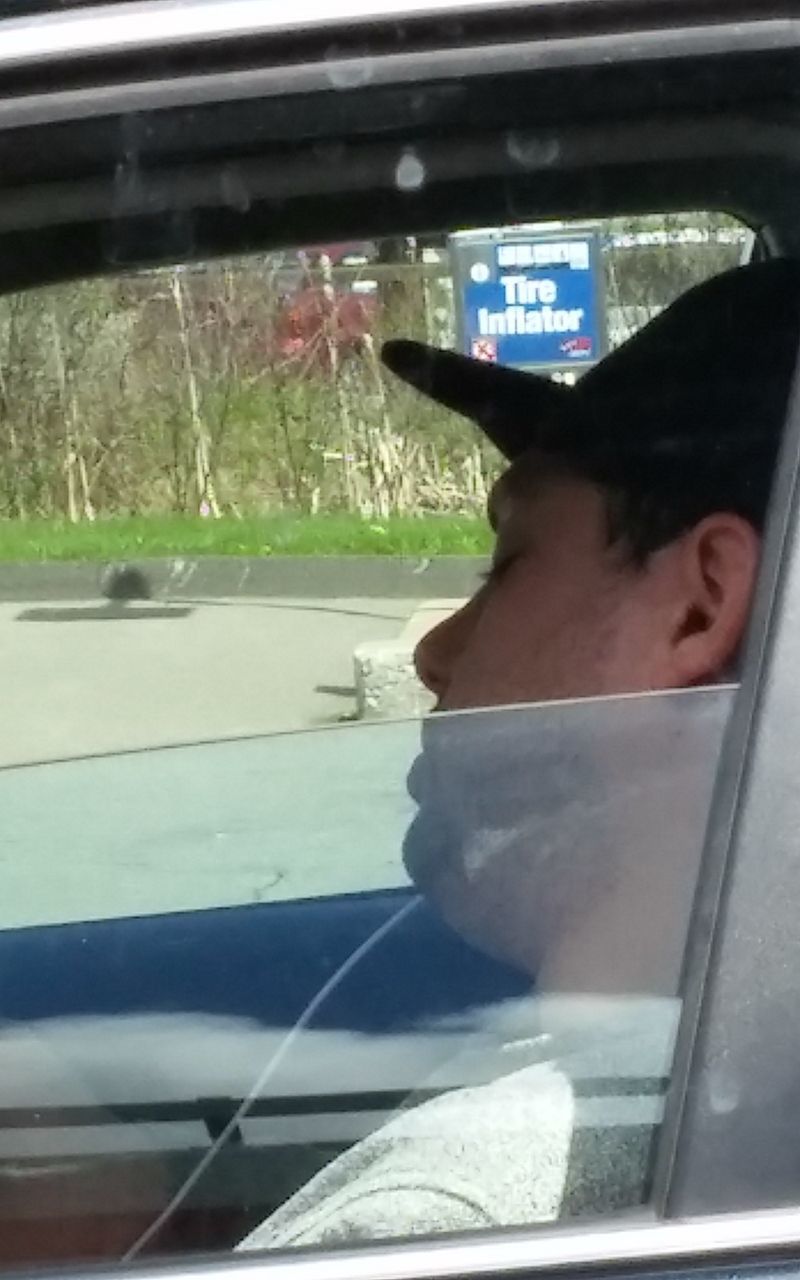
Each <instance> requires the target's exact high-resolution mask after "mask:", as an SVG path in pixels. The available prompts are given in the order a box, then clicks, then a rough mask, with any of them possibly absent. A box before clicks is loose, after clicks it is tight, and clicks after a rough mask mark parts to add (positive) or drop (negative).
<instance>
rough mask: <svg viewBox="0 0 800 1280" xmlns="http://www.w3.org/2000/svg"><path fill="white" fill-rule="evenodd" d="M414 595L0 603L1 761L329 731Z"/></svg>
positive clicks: (347, 710) (349, 707) (349, 708)
mask: <svg viewBox="0 0 800 1280" xmlns="http://www.w3.org/2000/svg"><path fill="white" fill-rule="evenodd" d="M418 604H419V601H418V600H402V599H376V598H369V599H365V598H361V599H360V598H348V599H330V598H329V599H316V598H315V599H301V600H298V599H273V598H271V599H258V598H249V599H246V600H233V599H204V600H197V601H185V600H182V601H180V603H176V604H156V603H150V602H141V603H140V602H136V603H133V604H130V605H126V606H117V607H112V606H110V605H107V604H105V603H103V602H101V603H98V604H96V605H95V604H90V603H84V602H76V603H70V604H65V603H63V602H54V603H52V604H44V603H40V604H36V605H20V604H3V605H0V657H1V658H2V666H3V689H4V693H3V720H2V723H3V732H2V737H1V738H0V765H9V764H22V763H28V762H32V761H40V760H55V759H65V758H74V757H76V756H82V755H89V754H95V753H103V752H114V751H123V750H130V749H139V748H143V747H153V746H166V745H171V744H176V743H188V742H198V741H209V740H215V739H218V738H228V737H236V736H240V735H248V734H260V733H271V732H274V731H277V730H286V729H298V728H309V727H314V726H318V725H322V724H331V723H335V722H336V721H337V720H339V719H340V718H342V717H346V716H350V715H352V714H353V712H354V709H355V697H354V690H353V650H354V648H355V647H356V645H358V644H359V643H361V642H362V641H364V640H370V639H380V638H382V637H390V636H394V635H397V634H398V633H399V632H400V631H401V630H402V628H403V626H404V624H405V623H406V621H407V620H408V618H409V617H410V615H411V614H412V613H413V612H414V609H415V608H416V607H417V605H418Z"/></svg>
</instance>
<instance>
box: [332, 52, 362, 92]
mask: <svg viewBox="0 0 800 1280" xmlns="http://www.w3.org/2000/svg"><path fill="white" fill-rule="evenodd" d="M325 63H326V69H327V73H328V79H329V80H330V82H331V84H332V85H333V87H334V89H358V88H360V87H361V86H362V85H365V84H369V83H370V81H371V80H372V77H373V74H374V63H373V59H372V57H371V56H370V54H368V53H367V52H366V51H365V52H364V53H358V52H354V51H353V50H352V49H349V50H347V51H345V50H342V49H337V48H336V47H335V46H332V47H331V48H330V49H328V51H327V52H326V54H325Z"/></svg>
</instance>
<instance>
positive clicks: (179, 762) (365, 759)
mask: <svg viewBox="0 0 800 1280" xmlns="http://www.w3.org/2000/svg"><path fill="white" fill-rule="evenodd" d="M418 603H419V601H414V600H400V599H391V600H390V599H374V598H373V599H364V598H352V599H346V600H345V599H340V600H331V599H306V600H302V601H299V600H297V599H288V600H287V599H284V600H281V599H269V600H266V599H262V600H253V599H247V600H244V601H242V600H237V601H230V600H219V599H214V600H209V599H206V600H202V601H196V602H190V601H186V600H183V601H181V602H180V604H173V603H169V604H165V603H158V604H156V603H150V602H141V603H139V602H137V603H133V604H130V605H125V606H121V607H120V606H118V607H116V609H115V608H112V607H110V606H109V605H108V604H106V603H103V602H101V603H97V604H94V603H92V604H87V603H83V602H69V603H64V602H54V603H49V604H47V603H42V604H39V603H37V604H35V605H10V604H5V605H0V658H1V659H2V670H3V734H2V740H1V741H0V766H5V767H0V805H2V809H3V815H4V818H3V830H4V839H3V848H2V850H0V878H2V883H3V893H2V906H0V927H13V926H15V925H28V924H35V923H45V922H49V923H59V922H64V921H68V920H85V919H93V918H94V919H97V918H105V917H112V916H124V915H138V914H152V913H159V912H163V911H185V910H192V909H199V908H203V907H214V906H225V905H233V904H237V903H248V902H250V903H252V902H264V901H272V900H278V899H286V898H296V897H308V896H314V897H315V896H320V895H324V894H329V893H343V892H350V891H361V890H364V889H370V888H379V887H388V886H390V885H393V884H399V883H403V882H404V880H405V875H404V873H403V870H402V866H401V863H400V845H401V841H402V835H403V831H404V830H405V827H406V825H407V823H408V820H409V818H410V815H411V811H412V809H411V802H410V800H409V799H408V796H407V794H406V791H405V777H406V773H407V771H408V766H409V764H410V761H411V759H412V758H413V755H414V753H415V751H416V749H417V737H418V731H417V728H416V726H414V725H413V724H406V725H399V726H391V725H380V724H378V725H372V726H367V725H363V724H358V725H354V724H349V725H346V726H344V725H342V721H343V720H347V719H348V718H349V717H352V716H353V713H354V711H355V697H354V690H353V650H354V648H355V647H356V645H358V644H359V643H360V642H361V641H364V640H369V639H381V638H386V637H393V636H397V635H398V634H399V633H400V631H402V629H403V626H404V624H405V622H406V620H407V619H408V617H409V616H410V615H411V614H412V613H413V612H414V610H415V607H416V606H417V605H418ZM340 725H342V727H334V726H340ZM299 729H302V730H309V729H317V730H320V731H319V732H316V733H286V732H284V731H287V730H299ZM253 735H273V736H266V737H256V738H255V739H254V740H249V741H248V740H244V741H239V742H236V741H233V742H231V741H228V740H230V739H252V738H253ZM203 743H207V744H211V745H207V746H203V745H197V744H203ZM175 746H179V747H180V749H179V750H159V748H172V747H175ZM9 766H11V767H9ZM14 766H18V767H14ZM19 766H22V767H19ZM31 766H32V767H31ZM367 814H368V815H369V821H368V822H365V815H367Z"/></svg>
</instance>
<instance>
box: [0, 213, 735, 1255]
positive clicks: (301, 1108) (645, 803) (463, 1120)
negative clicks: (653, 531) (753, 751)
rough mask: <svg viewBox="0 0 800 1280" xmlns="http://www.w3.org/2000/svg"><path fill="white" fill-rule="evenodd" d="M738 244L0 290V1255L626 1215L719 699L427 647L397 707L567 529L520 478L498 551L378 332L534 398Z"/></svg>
mask: <svg viewBox="0 0 800 1280" xmlns="http://www.w3.org/2000/svg"><path fill="white" fill-rule="evenodd" d="M749 247H750V238H749V233H748V232H746V230H745V229H744V228H743V227H742V226H741V225H740V224H738V223H736V222H735V221H733V220H732V219H730V218H729V217H727V216H726V215H722V214H710V213H686V214H670V215H666V214H665V215H653V216H652V217H648V218H645V219H633V220H632V219H614V220H605V221H598V222H593V223H591V224H568V223H560V224H548V225H539V224H531V225H526V224H523V225H514V226H510V227H492V228H459V229H458V230H456V229H453V230H452V231H451V232H450V233H448V234H438V235H431V236H430V237H419V236H415V237H397V238H395V239H393V240H391V241H372V240H370V241H354V242H348V243H344V244H318V245H312V246H304V247H302V248H300V249H292V250H288V249H287V250H282V251H280V252H272V253H259V254H252V255H250V256H248V257H238V258H235V259H226V260H220V261H208V262H202V263H176V264H174V265H173V266H171V267H169V268H159V269H154V270H137V271H130V272H128V273H126V274H118V275H116V276H109V277H108V278H102V279H98V280H90V281H79V282H76V283H70V284H66V285H59V286H56V287H52V288H48V289H42V290H37V291H30V292H27V293H24V294H14V295H9V296H7V297H5V298H4V299H2V300H0V369H2V387H1V388H0V392H1V393H2V414H3V416H2V431H3V435H2V442H3V443H2V446H0V503H2V508H1V512H2V523H0V556H2V560H3V565H2V572H0V582H2V584H3V585H2V587H0V590H2V593H3V603H2V605H0V609H2V614H3V619H4V633H5V641H4V645H5V659H6V676H7V699H6V703H5V713H6V714H5V724H6V733H5V734H4V736H3V743H2V747H1V748H0V750H2V753H3V754H2V765H3V768H2V769H1V770H0V797H1V798H2V806H3V811H4V814H5V815H6V824H7V830H8V832H9V833H10V840H9V843H8V850H9V853H8V856H7V857H6V858H5V860H4V872H3V876H4V881H3V884H4V888H3V893H2V895H1V896H2V903H3V905H2V907H0V926H2V927H1V929H0V949H2V950H3V952H4V962H3V964H2V965H0V973H2V974H3V975H4V976H3V980H2V991H3V1003H2V1012H3V1017H4V1019H5V1020H6V1025H5V1027H4V1028H3V1030H2V1031H0V1042H2V1056H3V1061H4V1063H5V1069H4V1082H5V1083H4V1086H3V1090H2V1091H0V1220H1V1221H2V1224H3V1225H2V1230H0V1238H2V1240H3V1241H4V1244H3V1246H2V1251H3V1256H2V1261H3V1262H4V1263H5V1264H6V1265H8V1266H11V1265H13V1264H18V1263H20V1262H34V1263H54V1262H61V1261H64V1260H70V1261H74V1260H83V1259H89V1258H90V1259H105V1260H111V1259H119V1258H123V1257H126V1258H130V1257H134V1256H161V1255H169V1254H175V1253H189V1252H192V1251H197V1250H205V1251H212V1252H213V1251H226V1252H227V1251H230V1250H232V1249H233V1248H234V1247H236V1246H238V1245H240V1244H242V1243H243V1242H245V1241H247V1243H248V1245H249V1246H250V1247H275V1246H277V1245H280V1246H292V1245H298V1244H314V1245H323V1244H325V1245H329V1244H336V1243H342V1242H346V1243H363V1242H369V1241H372V1240H375V1239H380V1238H385V1237H386V1236H392V1235H393V1236H400V1237H402V1238H405V1237H408V1236H410V1235H412V1234H419V1233H423V1234H425V1233H431V1232H436V1231H442V1230H447V1231H453V1230H461V1229H474V1228H475V1226H476V1225H478V1226H480V1225H483V1226H504V1225H509V1226H511V1225H513V1226H521V1225H529V1224H532V1223H535V1222H548V1221H553V1220H556V1219H558V1218H570V1217H573V1216H577V1215H583V1214H592V1213H610V1212H613V1211H616V1210H620V1209H621V1210H626V1211H627V1210H632V1209H635V1208H638V1207H639V1206H641V1204H642V1203H644V1202H646V1201H647V1199H648V1197H649V1179H650V1174H651V1156H652V1147H653V1137H654V1134H655V1132H656V1131H657V1127H658V1123H659V1121H660V1117H661V1113H662V1107H663V1096H664V1091H665V1088H666V1083H667V1080H668V1077H669V1067H670V1061H671V1051H672V1043H673V1037H674V1032H675V1026H676V1022H677V1018H678V1016H679V994H680V990H679V987H680V969H681V962H682V959H683V940H684V936H685V931H686V927H687V924H688V917H689V911H690V906H691V900H692V894H693V889H694V883H695V878H696V873H697V862H698V858H699V852H700V849H701V845H702V840H703V834H704V830H705V823H706V818H707V814H708V807H709V804H710V799H711V793H712V788H713V783H714V775H715V770H716V763H717V758H718V753H719V749H720V744H721V741H722V735H723V733H724V729H725V725H726V723H727V718H728V714H729V711H730V705H731V700H732V698H733V687H732V686H731V685H730V684H729V683H727V680H728V676H729V675H730V674H731V673H730V670H726V671H723V672H720V673H719V675H720V679H719V681H718V682H717V686H716V687H714V688H699V689H688V690H677V691H674V692H672V693H660V692H644V691H643V689H642V688H640V687H634V688H628V687H625V688H624V689H609V688H600V687H589V686H587V693H588V694H591V696H586V697H581V696H578V695H579V694H580V693H581V692H582V689H578V691H577V694H576V693H575V691H574V690H571V688H570V687H568V686H567V685H564V684H563V682H562V683H559V682H558V680H556V679H555V677H553V684H552V689H553V692H552V694H549V693H548V689H547V687H546V686H542V685H536V686H535V688H532V689H531V691H530V692H529V693H528V695H527V696H520V695H513V696H507V691H508V690H509V689H510V688H512V685H511V684H510V683H508V681H510V680H511V678H512V675H513V672H512V669H511V665H510V661H509V662H505V665H504V659H502V658H500V659H499V660H498V663H497V664H496V667H494V668H492V669H491V670H490V672H489V674H490V676H491V679H492V683H491V685H487V684H484V685H482V684H481V680H483V679H484V675H483V674H481V673H473V675H471V676H470V680H472V681H473V688H474V691H475V692H474V696H473V697H472V698H470V697H468V696H467V694H466V692H465V690H466V685H465V684H464V683H463V682H462V684H461V685H459V686H458V688H456V687H455V685H450V686H448V687H447V688H445V687H444V684H443V676H442V674H441V670H442V668H441V664H443V663H444V664H445V665H447V664H448V663H450V662H451V659H452V647H451V646H450V644H449V642H448V644H447V645H444V647H442V645H441V644H440V645H439V648H438V649H431V650H430V652H429V660H428V662H427V663H423V662H422V661H421V662H420V673H421V674H422V675H423V676H424V678H425V680H426V681H427V684H428V686H429V687H427V688H426V687H425V685H424V684H423V683H422V681H421V680H420V679H419V678H418V675H417V673H416V672H415V669H414V657H413V654H414V649H415V646H416V645H417V644H418V642H419V641H420V640H421V639H422V638H423V637H425V636H428V637H430V636H431V635H432V634H433V629H434V628H436V627H437V626H438V627H439V630H438V631H437V632H436V634H437V635H438V636H439V637H440V639H441V637H443V636H449V635H453V634H458V633H457V632H451V631H448V630H447V627H448V624H451V623H453V619H454V618H456V619H457V618H459V617H460V618H462V619H463V618H464V617H472V616H474V615H472V614H469V612H468V611H467V612H466V613H463V614H459V613H458V611H459V610H460V609H461V607H462V606H463V605H464V604H465V602H466V600H467V599H468V598H469V597H471V596H472V594H473V592H476V591H477V592H478V593H479V595H478V604H477V605H473V606H471V607H472V608H473V609H479V608H481V607H482V605H481V603H480V602H481V601H485V600H486V599H487V598H488V595H489V593H491V592H492V590H494V589H496V584H497V582H499V581H500V577H501V575H502V574H508V575H513V574H514V573H519V572H526V573H527V572H531V573H534V574H537V575H539V576H538V577H536V579H535V581H536V583H537V589H538V590H541V591H542V597H543V598H544V592H545V589H546V590H547V591H548V592H550V593H551V595H550V596H548V598H551V599H553V600H554V601H555V600H556V598H557V597H558V598H561V597H560V596H559V592H560V591H561V588H562V587H563V588H564V589H565V590H567V591H571V592H573V594H574V596H575V597H576V598H579V597H580V596H581V594H582V592H583V586H582V585H579V581H578V578H577V576H576V577H575V578H573V577H572V576H571V574H572V569H571V568H570V567H568V566H569V563H570V562H568V561H566V560H565V561H563V566H567V567H562V562H561V561H559V562H558V564H556V565H555V567H553V568H552V572H551V576H550V577H549V578H547V577H546V576H545V577H542V575H543V574H544V575H546V574H547V573H548V572H549V571H548V568H547V564H546V563H545V558H544V557H543V555H542V552H541V550H538V551H536V548H541V547H542V546H543V543H544V540H545V536H547V537H549V538H550V540H551V542H553V543H554V545H555V546H556V547H557V549H558V554H559V555H561V554H562V553H563V554H566V550H567V544H568V542H569V539H568V538H567V536H566V532H565V535H564V537H563V539H562V538H561V536H560V535H557V536H556V535H554V534H553V530H554V528H557V527H560V526H558V523H557V522H558V521H561V524H562V525H563V526H564V528H565V530H566V529H571V530H572V531H573V534H574V536H576V537H577V536H578V535H577V533H576V532H575V531H576V530H579V529H582V528H584V526H585V528H586V529H589V528H590V527H591V528H594V527H595V526H594V525H592V524H591V521H592V520H594V519H595V515H593V514H592V513H593V512H594V508H593V507H592V505H591V502H590V503H589V505H588V506H586V504H585V502H583V499H581V500H580V501H579V498H580V496H581V495H580V493H579V492H578V491H577V490H576V489H575V487H574V484H573V482H572V481H565V480H564V477H563V476H561V475H558V474H556V475H555V476H554V478H553V487H548V486H547V485H545V486H543V488H544V490H546V491H545V492H542V487H540V489H537V491H536V494H535V519H536V521H537V522H538V524H537V530H538V532H537V536H536V539H534V544H533V545H534V550H535V551H536V553H535V554H534V553H531V555H529V554H528V549H527V547H526V552H525V555H524V556H522V555H521V553H520V551H519V547H518V539H519V536H520V535H519V524H518V521H517V523H514V521H512V520H511V519H510V517H508V515H507V510H508V503H509V502H510V501H511V500H512V498H513V492H512V491H511V489H508V488H507V490H505V489H503V488H502V487H501V486H497V489H496V490H495V486H496V485H497V482H498V479H499V477H500V475H501V474H502V473H503V471H504V470H505V463H504V461H503V460H502V458H501V455H500V453H499V451H498V449H497V448H496V447H495V446H494V445H493V444H492V443H491V442H490V441H489V440H487V439H486V438H484V437H483V436H481V435H480V434H479V433H478V432H477V431H476V430H475V429H474V426H473V425H471V424H469V423H467V422H465V421H464V419H463V418H460V417H458V416H457V415H456V414H454V413H452V412H450V411H449V410H448V409H447V408H445V407H443V406H442V405H441V404H438V403H436V402H434V401H433V400H428V399H425V398H423V397H422V396H421V395H420V394H419V392H418V391H417V390H414V389H413V388H412V387H410V386H404V385H402V384H401V382H400V380H399V379H398V378H396V377H395V376H394V375H393V374H390V372H389V371H388V370H387V368H386V367H385V365H384V364H382V362H381V348H382V344H383V343H384V342H385V341H386V340H387V339H397V338H411V339H415V340H418V341H422V342H425V343H429V344H431V345H433V346H435V347H440V348H446V349H451V348H452V349H458V350H460V351H461V352H463V353H464V354H468V355H471V356H473V357H474V358H476V359H477V360H478V361H479V362H480V363H481V364H483V365H486V366H489V365H494V364H498V365H502V364H505V363H513V364H516V365H518V366H519V367H521V368H525V369H527V370H529V371H537V370H538V372H539V373H540V374H541V375H542V377H543V378H544V379H545V380H546V381H547V382H548V383H551V385H552V387H557V388H561V389H564V390H565V392H566V390H567V389H574V388H575V387H577V386H579V385H580V379H581V377H582V376H588V374H587V370H588V369H590V368H591V367H592V366H593V365H594V364H595V363H596V362H597V360H598V359H599V358H600V357H602V356H603V355H604V354H605V352H606V350H607V349H613V348H615V347H618V346H619V345H620V344H622V343H623V342H624V341H625V339H626V338H628V337H630V336H631V335H632V334H633V333H635V332H636V331H638V330H639V329H641V328H642V327H643V326H644V325H645V324H646V323H647V322H648V321H649V320H651V319H652V318H654V317H655V316H656V315H658V314H659V313H660V312H661V311H662V310H663V309H664V308H665V307H666V306H668V305H669V303H670V302H672V301H673V299H675V298H677V297H679V296H680V295H682V294H683V293H684V292H685V291H686V290H687V289H689V288H690V287H691V286H692V285H693V284H696V283H699V282H700V281H702V280H705V279H710V278H712V277H714V276H716V275H717V274H718V273H720V272H722V271H724V270H725V269H726V268H728V267H731V266H735V265H736V264H737V263H738V262H740V261H741V260H743V259H744V258H745V257H746V255H747V253H748V252H749ZM559 273H560V274H559ZM569 273H572V274H573V275H574V276H577V277H580V278H579V279H578V280H577V282H576V281H574V280H573V281H572V283H570V284H569V285H566V286H565V290H566V293H567V294H569V290H570V289H573V288H574V290H575V292H574V294H569V301H568V302H565V303H564V305H563V306H559V305H558V289H560V288H561V282H562V281H566V280H567V277H568V275H569ZM581 273H585V275H586V277H587V279H585V280H584V279H583V277H581ZM589 276H591V281H589V280H588V277H589ZM556 277H557V279H558V284H557V285H556V283H554V281H555V280H556ZM590 285H591V287H589V286H590ZM531 316H533V317H535V318H534V319H530V317H531ZM529 340H530V341H529ZM520 353H521V354H520ZM581 493H583V497H584V498H585V496H586V495H585V492H584V491H583V490H581ZM493 494H494V495H495V496H492V495H493ZM497 495H499V496H497ZM490 500H491V501H490ZM487 504H490V505H492V510H493V520H494V523H495V525H496V526H497V542H496V546H495V539H494V538H493V536H492V532H491V530H490V528H489V524H488V522H487V521H486V518H485V512H486V508H487ZM582 504H583V505H582ZM532 510H533V508H532ZM595 514H596V513H595ZM581 522H583V523H581ZM603 527H604V528H605V526H603ZM571 536H572V535H571ZM587 536H588V535H587ZM515 540H516V541H515ZM537 555H538V559H537ZM492 560H493V567H492V569H491V575H492V576H491V580H490V582H489V583H488V584H482V582H481V578H480V576H479V575H480V572H481V571H483V570H485V569H486V567H487V565H488V564H489V563H490V561H492ZM522 560H524V564H523V567H522V569H520V562H521V561H522ZM515 566H516V567H515ZM581 572H583V570H582V571H581ZM576 573H577V570H576ZM583 581H584V580H583V579H581V582H583ZM585 584H586V589H587V590H588V589H589V588H590V587H591V574H587V575H586V578H585ZM552 593H555V594H554V595H553V594H552ZM560 608H561V606H560V605H559V606H557V605H556V604H555V603H554V604H553V613H552V616H553V619H554V620H555V621H554V626H556V630H555V631H553V632H552V633H550V634H548V635H544V634H543V635H542V636H541V643H542V645H548V646H549V652H550V653H551V655H552V661H553V663H554V664H555V665H554V666H553V668H552V671H554V672H560V671H561V670H562V666H561V665H560V664H561V658H562V654H561V653H560V650H559V645H560V642H559V632H558V630H557V626H560V625H561V623H562V622H564V623H565V625H566V623H568V622H569V619H570V616H571V615H570V612H569V608H566V610H564V609H562V610H561V612H559V609H560ZM486 616H488V615H486ZM517 616H518V615H515V617H517ZM454 625H456V626H459V625H462V624H461V623H459V622H458V621H456V623H455V624H454ZM484 626H485V627H488V623H485V624H484ZM504 634H506V635H508V634H509V631H508V628H507V629H506V631H505V633H504ZM604 634H605V633H604ZM459 643H460V641H459ZM587 644H588V648H587V649H585V650H583V651H581V652H580V653H579V654H578V655H577V657H576V659H575V661H576V662H577V663H579V664H580V663H581V662H584V661H585V662H587V663H589V662H590V661H593V660H594V659H593V657H592V654H594V652H595V649H596V648H597V646H596V645H595V644H594V641H593V640H592V637H591V636H589V639H588V641H587ZM508 652H510V651H508ZM581 655H582V656H581ZM497 668H501V670H500V672H499V674H500V676H501V677H502V679H501V681H500V683H499V684H498V683H496V680H497V676H498V670H497ZM476 670H477V669H476ZM479 676H480V678H479ZM559 679H560V676H559ZM504 681H506V683H503V682H504ZM445 683H446V682H445ZM616 695H619V696H616ZM507 703H517V704H519V705H515V706H508V705H506V704H507ZM437 705H438V707H439V710H440V712H441V711H444V712H445V713H446V714H436V715H428V714H427V713H429V712H431V711H432V710H433V708H434V707H435V706H437ZM653 902H657V903H658V904H659V910H658V912H657V915H658V920H657V921H654V920H653V913H652V910H651V909H650V908H649V907H646V908H642V903H647V904H652V903H653ZM623 938H624V939H625V943H624V945H622V944H621V941H620V940H621V939H623ZM387 1126H388V1127H387ZM527 1133H530V1134H533V1135H535V1141H528V1139H527V1137H526V1138H524V1139H521V1135H523V1134H527ZM371 1135H372V1136H371ZM367 1139H369V1141H367V1142H366V1143H365V1140H367ZM490 1139H491V1142H490ZM609 1168H613V1170H614V1171H615V1173H614V1176H613V1177H609V1176H608V1170H609ZM431 1170H432V1171H433V1173H432V1174H431V1177H430V1179H429V1180H428V1181H426V1180H425V1178H424V1177H423V1173H425V1171H431ZM315 1178H316V1179H317V1181H315V1182H312V1179H315ZM365 1206H367V1207H365ZM359 1215H361V1216H359Z"/></svg>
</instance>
